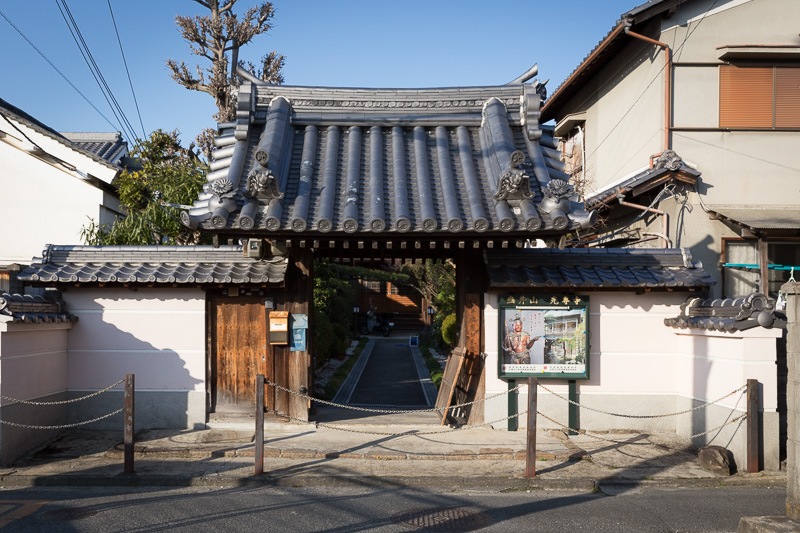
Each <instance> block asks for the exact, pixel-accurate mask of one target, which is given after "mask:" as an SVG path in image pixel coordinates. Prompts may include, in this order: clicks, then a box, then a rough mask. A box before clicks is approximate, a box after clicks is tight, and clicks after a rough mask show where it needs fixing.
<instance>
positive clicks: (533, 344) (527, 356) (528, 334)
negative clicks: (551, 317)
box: [503, 310, 544, 365]
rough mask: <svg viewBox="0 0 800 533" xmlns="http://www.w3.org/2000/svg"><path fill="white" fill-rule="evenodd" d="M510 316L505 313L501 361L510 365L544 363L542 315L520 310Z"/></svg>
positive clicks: (539, 312) (541, 313) (537, 312)
mask: <svg viewBox="0 0 800 533" xmlns="http://www.w3.org/2000/svg"><path fill="white" fill-rule="evenodd" d="M512 311H513V310H512ZM510 315H511V313H508V312H507V313H506V319H505V336H504V339H503V361H504V362H505V363H506V364H512V365H537V364H542V363H544V342H542V337H543V336H544V313H543V312H542V311H532V310H521V311H518V312H515V313H514V315H513V316H511V318H509V316H510Z"/></svg>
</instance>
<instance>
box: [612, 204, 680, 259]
mask: <svg viewBox="0 0 800 533" xmlns="http://www.w3.org/2000/svg"><path fill="white" fill-rule="evenodd" d="M624 198H625V195H624V194H622V193H617V201H618V202H619V205H624V206H626V207H632V208H634V209H641V210H642V211H644V212H646V213H654V214H656V215H661V234H653V235H658V236H659V237H661V240H662V241H663V243H664V246H663V247H664V248H669V247H671V246H672V243H671V242H670V240H669V215H667V213H666V212H664V211H662V210H660V209H655V208H653V207H645V206H643V205H639V204H632V203H630V202H626V201H625V200H624Z"/></svg>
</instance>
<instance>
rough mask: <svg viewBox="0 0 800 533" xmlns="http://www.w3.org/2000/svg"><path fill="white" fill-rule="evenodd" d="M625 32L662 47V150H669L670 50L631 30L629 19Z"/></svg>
mask: <svg viewBox="0 0 800 533" xmlns="http://www.w3.org/2000/svg"><path fill="white" fill-rule="evenodd" d="M625 33H626V34H628V35H630V36H631V37H633V38H634V39H639V40H641V41H644V42H646V43H650V44H654V45H656V46H660V47H661V48H663V49H664V86H665V87H664V150H665V151H666V150H669V149H670V131H671V129H672V98H671V96H672V51H671V50H670V48H669V45H668V44H666V43H662V42H659V41H656V40H655V39H651V38H650V37H645V36H644V35H641V34H638V33H635V32H632V31H631V22H630V21H626V22H625Z"/></svg>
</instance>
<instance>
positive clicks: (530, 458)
mask: <svg viewBox="0 0 800 533" xmlns="http://www.w3.org/2000/svg"><path fill="white" fill-rule="evenodd" d="M538 389H539V380H538V379H536V378H528V434H527V439H526V442H527V447H526V449H525V477H528V478H532V477H536V411H537V409H538V407H537V405H538V401H537V395H538Z"/></svg>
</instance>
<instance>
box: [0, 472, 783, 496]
mask: <svg viewBox="0 0 800 533" xmlns="http://www.w3.org/2000/svg"><path fill="white" fill-rule="evenodd" d="M785 484H786V476H785V475H780V474H779V475H764V476H759V477H736V476H734V477H730V478H716V479H682V478H664V479H641V480H636V479H622V478H619V479H615V478H602V479H585V478H576V479H563V478H562V479H558V478H552V479H551V478H542V477H538V478H533V479H526V478H525V477H524V476H523V475H521V474H520V475H519V476H515V477H513V478H508V477H501V478H490V477H460V476H424V477H423V476H394V477H393V476H381V477H376V476H362V475H357V476H356V475H354V476H324V475H323V476H314V475H299V476H283V477H273V476H270V475H269V474H265V475H262V476H246V477H234V476H224V475H197V476H192V475H188V476H181V475H177V476H174V475H173V476H168V475H152V474H122V473H120V474H117V475H114V476H105V477H97V476H83V475H65V474H56V475H50V476H29V475H13V474H12V475H6V476H0V485H2V486H3V487H16V488H32V487H217V488H236V487H289V488H302V487H352V488H358V487H362V488H363V487H371V488H397V487H406V488H439V489H441V488H442V487H447V488H448V490H458V489H461V490H490V491H497V492H505V491H521V490H554V491H559V490H560V491H577V492H602V490H603V487H615V488H622V487H630V488H634V487H636V488H657V487H672V488H725V487H741V486H748V487H768V486H778V485H785Z"/></svg>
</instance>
